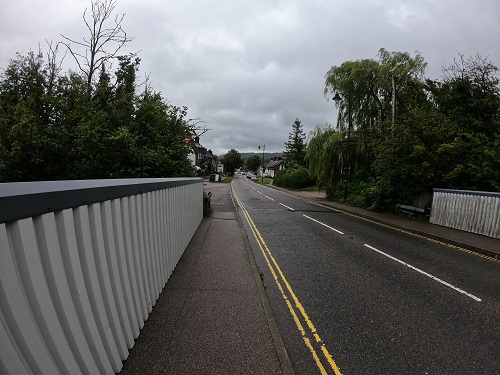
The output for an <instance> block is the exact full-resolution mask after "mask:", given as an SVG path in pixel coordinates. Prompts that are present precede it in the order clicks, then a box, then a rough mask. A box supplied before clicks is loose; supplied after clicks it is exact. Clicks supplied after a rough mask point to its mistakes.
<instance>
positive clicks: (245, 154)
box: [240, 152, 283, 160]
mask: <svg viewBox="0 0 500 375" xmlns="http://www.w3.org/2000/svg"><path fill="white" fill-rule="evenodd" d="M240 155H241V158H242V159H248V158H249V157H250V156H253V155H257V156H258V157H260V158H261V157H262V152H241V153H240ZM274 157H279V158H281V157H283V153H282V152H265V153H264V159H265V160H269V159H272V158H274Z"/></svg>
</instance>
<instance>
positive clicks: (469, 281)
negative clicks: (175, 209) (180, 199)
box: [232, 176, 500, 374]
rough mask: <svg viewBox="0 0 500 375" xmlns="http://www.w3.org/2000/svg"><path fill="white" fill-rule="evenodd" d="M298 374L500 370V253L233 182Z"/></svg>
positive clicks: (239, 180)
mask: <svg viewBox="0 0 500 375" xmlns="http://www.w3.org/2000/svg"><path fill="white" fill-rule="evenodd" d="M232 190H233V195H234V198H235V200H236V201H237V202H238V204H239V205H240V210H239V212H240V216H241V217H242V219H243V220H242V221H243V223H244V227H245V229H246V231H247V234H248V237H249V239H250V243H251V246H252V249H253V252H254V254H255V257H256V261H257V264H258V266H259V269H260V271H261V273H262V278H263V282H264V283H265V285H266V288H267V289H266V290H267V293H268V296H269V300H270V302H271V305H272V308H273V311H274V314H275V317H276V320H277V322H278V326H279V328H280V332H281V335H282V337H283V339H284V342H285V345H286V348H287V351H288V354H289V356H290V359H291V361H292V364H293V366H294V370H295V372H296V373H297V374H318V373H327V374H340V373H342V374H494V373H500V359H499V356H498V354H499V353H500V324H499V316H500V314H499V313H500V263H498V262H493V261H491V260H488V259H484V258H482V257H479V256H477V255H474V254H469V253H465V252H461V251H458V250H456V249H453V248H452V247H449V246H444V245H441V244H438V243H436V242H432V241H428V240H427V239H425V238H420V237H417V236H412V235H410V234H407V233H403V232H401V231H398V230H397V229H394V228H390V227H387V226H383V225H379V224H376V223H373V222H369V221H366V220H360V219H359V218H356V217H354V216H350V215H349V214H346V213H343V212H339V211H335V210H332V209H331V208H328V207H323V206H321V205H318V204H315V203H313V202H308V201H305V200H301V199H297V198H296V197H294V196H291V195H287V194H285V193H283V192H281V191H276V190H274V189H271V188H269V187H266V186H261V185H258V184H256V183H255V182H252V181H250V180H248V179H246V178H245V177H244V176H238V177H237V178H235V180H234V181H233V183H232Z"/></svg>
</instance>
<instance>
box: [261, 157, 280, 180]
mask: <svg viewBox="0 0 500 375" xmlns="http://www.w3.org/2000/svg"><path fill="white" fill-rule="evenodd" d="M283 169H285V163H284V162H283V160H281V158H280V159H278V160H271V161H270V162H268V163H267V164H266V166H265V169H264V175H265V176H269V177H270V178H275V177H276V174H277V173H278V172H279V171H281V170H283Z"/></svg>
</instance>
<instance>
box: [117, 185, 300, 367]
mask: <svg viewBox="0 0 500 375" xmlns="http://www.w3.org/2000/svg"><path fill="white" fill-rule="evenodd" d="M204 189H205V191H207V192H208V191H211V192H212V198H211V207H212V215H211V217H210V218H205V219H204V220H203V221H202V223H201V225H200V227H199V228H198V230H197V231H196V233H195V235H194V237H193V239H192V240H191V242H190V244H189V246H188V248H187V249H186V251H185V252H184V255H183V256H182V258H181V260H180V261H179V263H178V264H177V266H176V268H175V270H174V272H173V273H172V275H171V277H170V279H169V281H168V283H167V285H166V286H165V288H164V289H163V292H162V293H161V295H160V297H159V299H158V301H157V302H156V305H155V307H154V309H153V311H152V312H151V314H150V316H149V319H148V320H147V321H146V323H145V325H144V328H143V329H142V331H141V334H140V336H139V338H138V339H137V340H136V342H135V345H134V347H133V348H132V350H131V351H130V355H129V357H128V359H127V360H126V361H125V362H124V367H123V369H122V371H121V372H120V374H123V375H129V374H148V375H151V374H293V371H292V368H291V364H290V361H289V359H288V356H287V354H286V350H285V348H284V345H283V342H282V341H281V336H280V335H279V332H278V329H277V325H276V323H275V321H274V319H273V317H272V312H271V309H270V306H269V302H268V301H267V296H266V294H265V291H264V288H263V287H262V284H261V280H260V277H259V273H258V271H257V268H256V266H255V260H254V259H253V255H252V252H251V250H250V248H249V245H248V243H247V242H246V237H245V236H244V234H243V229H242V227H241V225H240V222H239V221H238V217H237V213H236V210H235V208H234V206H233V203H232V200H231V196H230V195H229V189H230V185H229V184H221V183H210V182H205V186H204Z"/></svg>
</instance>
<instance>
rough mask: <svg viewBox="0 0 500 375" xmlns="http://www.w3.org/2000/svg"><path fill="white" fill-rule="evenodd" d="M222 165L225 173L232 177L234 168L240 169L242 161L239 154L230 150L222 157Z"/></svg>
mask: <svg viewBox="0 0 500 375" xmlns="http://www.w3.org/2000/svg"><path fill="white" fill-rule="evenodd" d="M222 163H223V164H224V169H225V170H226V172H227V173H228V174H231V175H234V171H235V170H236V168H240V167H241V166H242V165H243V159H242V158H241V154H240V153H239V152H238V151H236V150H235V149H234V148H232V149H231V150H229V151H228V153H227V154H225V155H224V156H223V158H222Z"/></svg>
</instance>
